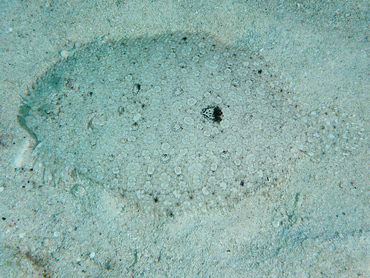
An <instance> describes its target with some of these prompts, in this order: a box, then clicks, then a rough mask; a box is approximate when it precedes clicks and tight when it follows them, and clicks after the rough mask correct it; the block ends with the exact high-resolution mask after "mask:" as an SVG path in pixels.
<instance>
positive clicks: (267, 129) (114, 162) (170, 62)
mask: <svg viewBox="0 0 370 278" xmlns="http://www.w3.org/2000/svg"><path fill="white" fill-rule="evenodd" d="M19 119H20V122H21V123H22V125H23V126H24V127H26V129H28V131H29V132H30V133H32V134H33V137H35V138H37V142H38V146H39V147H38V149H39V150H38V152H39V154H40V155H39V157H40V159H41V161H42V162H43V164H44V165H45V167H46V169H48V171H49V172H50V173H51V174H52V175H53V179H54V181H55V182H56V183H57V182H58V181H59V179H60V178H61V177H62V176H63V175H66V174H70V173H71V172H76V173H78V174H79V175H80V176H81V177H83V178H85V179H86V180H89V181H91V184H92V185H94V184H101V185H103V186H104V187H106V188H109V189H112V190H113V191H115V192H118V193H120V194H121V195H122V196H123V197H124V198H125V199H126V200H127V202H128V203H129V204H130V205H135V206H137V207H139V208H140V210H141V211H144V212H147V213H154V214H159V215H167V216H174V215H177V214H180V213H187V212H192V213H194V212H207V211H209V210H218V211H228V210H230V209H231V208H234V207H235V205H236V204H237V203H238V202H239V201H240V200H242V199H244V198H245V197H247V196H249V195H251V194H253V193H254V192H255V191H256V190H257V189H258V188H259V187H262V186H263V187H271V186H278V185H279V184H281V182H283V181H284V180H285V179H286V178H287V176H288V174H289V171H290V170H291V169H292V167H293V166H294V164H295V161H296V160H297V159H298V158H299V157H301V156H303V155H309V156H310V157H312V159H320V157H322V155H324V154H326V153H330V152H337V153H343V154H346V153H347V154H348V153H351V152H352V151H353V150H355V149H356V147H357V146H358V145H359V144H361V139H362V133H361V132H362V130H361V129H362V127H361V125H360V124H358V123H357V122H356V121H355V119H354V117H353V116H349V115H346V114H345V113H343V112H341V111H340V109H339V108H334V107H320V108H317V109H312V111H309V112H307V113H305V112H303V111H301V109H300V106H299V97H298V95H297V94H296V93H295V92H294V90H293V88H292V86H291V84H290V83H288V82H287V81H286V80H285V79H284V78H283V76H282V75H281V74H280V73H279V72H277V70H276V69H275V68H274V67H273V66H272V65H270V63H268V62H266V61H265V60H264V59H263V58H262V57H260V56H259V55H257V54H255V53H252V52H250V51H248V50H246V49H242V48H236V47H232V46H228V45H224V44H222V43H219V42H218V41H217V40H216V39H214V38H213V37H210V36H208V35H205V34H188V33H183V32H179V33H173V34H166V35H162V36H156V37H145V38H138V39H129V40H126V39H124V40H120V41H116V42H112V41H110V42H104V43H100V42H98V41H96V42H93V43H91V44H88V45H85V46H83V47H81V48H80V49H79V50H77V51H76V52H75V53H74V54H73V55H72V56H70V57H68V58H66V59H63V60H61V61H59V62H58V63H57V64H55V65H54V66H53V67H51V68H50V69H49V70H48V71H47V72H46V73H45V75H43V76H42V77H40V78H39V79H38V80H37V81H36V82H35V83H34V84H33V86H32V88H31V89H30V90H29V94H28V95H27V96H25V97H24V105H23V106H22V108H21V112H20V116H19Z"/></svg>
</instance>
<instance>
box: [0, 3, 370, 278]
mask: <svg viewBox="0 0 370 278" xmlns="http://www.w3.org/2000/svg"><path fill="white" fill-rule="evenodd" d="M63 2H65V3H63ZM86 2H88V1H86ZM250 2H252V1H247V2H246V3H245V2H241V1H240V2H233V1H230V2H228V1H227V2H226V1H225V2H223V3H222V4H220V1H204V2H203V1H153V2H152V1H140V2H139V1H137V3H135V2H128V1H113V0H112V1H91V4H89V3H84V2H82V1H60V2H59V1H9V3H3V2H2V3H0V10H1V11H2V16H1V19H0V23H1V31H2V32H1V34H0V60H1V77H0V78H1V82H0V86H1V89H0V96H1V97H0V178H1V180H0V218H2V219H0V225H1V229H0V277H38V276H42V275H46V276H47V277H54V276H56V277H79V276H99V277H131V276H134V277H138V276H143V277H147V276H152V277H162V276H170V277H174V276H177V277H197V276H198V277H209V276H212V277H226V276H228V277H267V276H269V277H323V276H331V277H357V276H361V275H362V277H370V269H369V266H370V255H369V254H370V239H369V231H370V226H369V224H370V220H369V215H370V211H369V210H370V202H369V196H370V192H369V172H370V171H369V167H368V166H367V164H369V161H368V160H369V159H368V157H369V140H368V139H366V140H365V142H364V145H363V148H362V149H361V150H360V151H359V152H357V153H356V154H355V155H349V156H348V157H347V159H345V160H339V161H338V160H336V159H334V157H333V158H332V157H326V159H324V160H322V161H321V162H320V163H315V162H312V161H310V160H309V159H308V158H307V157H304V158H303V159H302V161H301V162H300V163H299V164H298V166H297V167H296V168H295V171H294V174H293V176H292V178H291V180H290V181H288V182H287V183H286V184H284V185H283V186H281V187H280V188H276V189H275V190H270V191H262V190H261V191H260V192H257V193H256V195H255V196H253V197H250V198H248V199H247V200H246V201H245V202H243V203H242V204H240V206H239V207H238V208H237V209H236V210H235V211H233V212H231V213H230V214H228V215H217V214H214V215H207V216H197V217H185V216H184V217H178V218H176V219H175V220H172V221H163V220H161V221H158V219H153V218H151V217H147V216H145V215H142V214H140V213H137V212H136V211H135V208H128V209H126V210H125V211H122V206H123V201H122V200H121V199H120V198H117V197H114V196H112V195H111V194H110V192H109V191H104V190H102V189H101V188H90V187H85V188H83V187H81V188H80V190H78V191H73V193H74V194H71V189H72V188H73V184H65V185H60V186H59V187H57V188H54V187H53V186H52V185H45V186H41V187H40V186H39V185H40V184H41V179H42V173H39V172H38V171H33V172H32V171H30V168H31V167H32V159H31V157H30V152H31V150H30V148H31V146H32V144H33V142H32V139H31V137H30V136H29V134H28V133H27V132H26V131H25V130H23V129H22V128H21V127H20V126H19V124H18V122H17V114H18V108H19V106H20V101H21V99H20V96H19V94H20V93H24V92H25V89H26V88H27V86H28V85H30V84H32V82H33V81H34V80H35V78H36V77H37V76H39V75H40V74H42V73H43V72H44V71H46V70H47V68H48V67H49V66H50V65H52V64H53V62H55V61H56V60H57V59H59V58H60V56H61V55H67V54H68V52H70V51H71V50H72V49H73V48H74V47H78V44H81V43H85V42H89V41H91V40H92V39H93V38H95V37H101V36H108V37H109V38H112V39H119V38H122V37H130V36H139V35H143V34H156V33H163V32H166V31H177V30H186V31H190V32H191V31H203V32H207V33H210V34H213V35H215V36H216V37H217V38H219V39H220V40H223V41H225V42H230V43H234V44H236V45H244V46H247V47H250V48H252V49H253V50H260V51H261V53H262V55H263V56H265V57H266V58H268V59H269V60H271V61H273V63H275V64H276V65H277V66H279V68H280V69H281V71H284V72H285V73H286V74H287V75H288V76H290V77H291V79H292V81H293V82H294V83H295V87H296V91H297V92H300V95H301V100H302V102H303V103H304V105H305V108H306V109H309V107H311V106H314V107H316V106H318V105H320V104H323V103H324V104H326V105H330V104H332V105H335V106H342V107H343V108H344V110H346V111H347V112H348V113H350V114H351V113H352V114H353V113H354V114H356V115H358V116H360V117H362V118H363V119H364V121H365V122H366V124H367V125H366V126H365V130H366V131H368V130H369V115H370V111H369V110H370V105H369V104H370V102H369V88H370V86H369V85H370V84H369V83H370V82H369V80H370V78H369V70H370V69H369V64H370V59H369V54H370V47H369V46H370V42H369V41H370V33H369V29H368V28H369V27H368V18H366V16H367V17H368V14H369V11H370V9H369V4H368V3H366V1H352V2H351V3H345V4H337V5H334V4H326V3H325V4H322V3H321V4H315V2H314V1H312V2H310V3H307V4H304V3H303V4H297V3H296V2H285V1H284V4H281V1H265V2H261V1H258V4H256V3H250ZM338 2H343V3H344V1H338ZM81 3H83V4H81ZM95 3H96V4H95ZM366 20H367V21H366ZM365 137H366V138H369V134H368V133H367V134H365Z"/></svg>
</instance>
